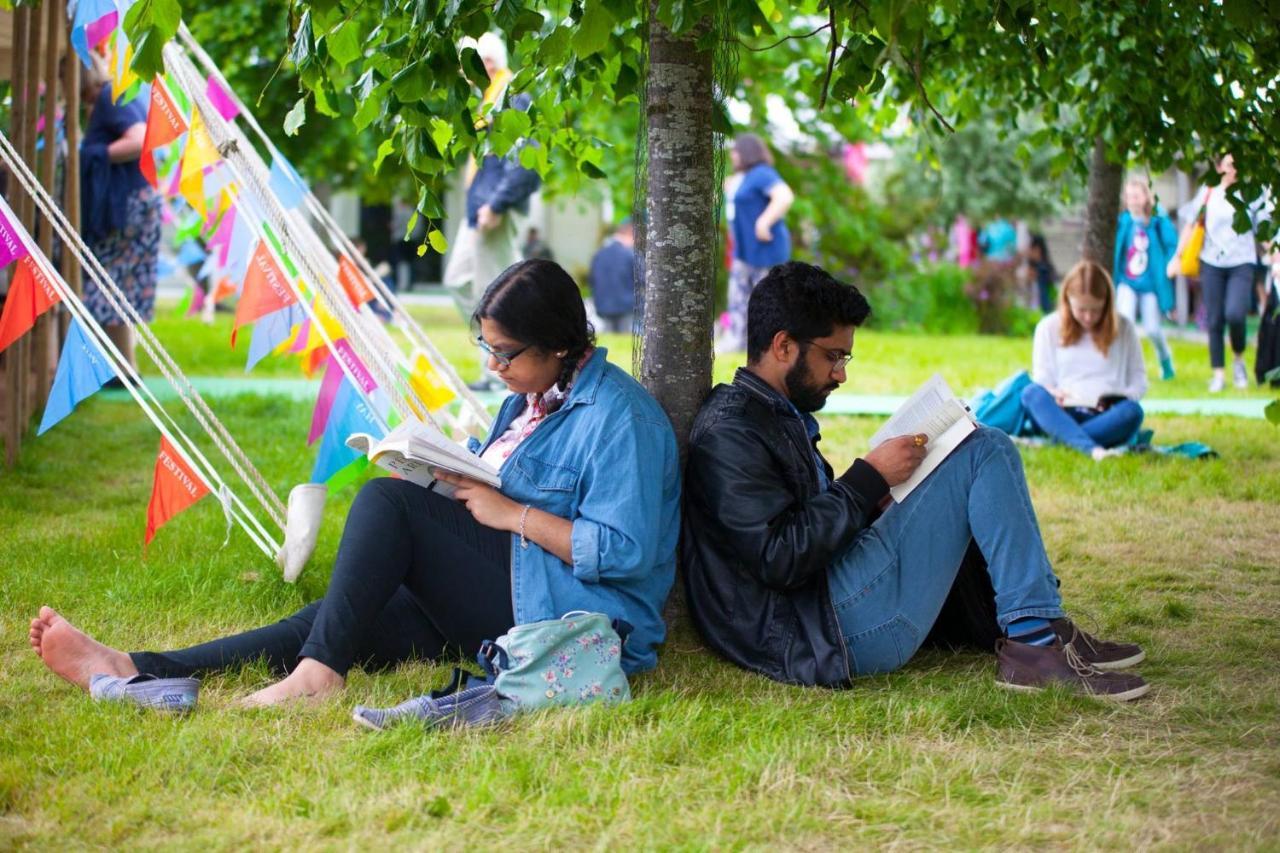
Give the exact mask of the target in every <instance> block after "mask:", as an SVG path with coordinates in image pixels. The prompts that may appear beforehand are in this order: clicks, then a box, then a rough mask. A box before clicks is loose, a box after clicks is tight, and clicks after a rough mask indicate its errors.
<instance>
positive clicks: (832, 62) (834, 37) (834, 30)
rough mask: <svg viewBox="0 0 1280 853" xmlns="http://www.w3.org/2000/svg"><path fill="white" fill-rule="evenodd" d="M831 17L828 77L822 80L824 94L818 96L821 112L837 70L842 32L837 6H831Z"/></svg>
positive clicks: (833, 4)
mask: <svg viewBox="0 0 1280 853" xmlns="http://www.w3.org/2000/svg"><path fill="white" fill-rule="evenodd" d="M829 11H830V14H831V17H830V18H829V19H828V21H827V26H829V27H831V55H830V56H829V57H827V75H826V76H825V77H824V78H823V79H822V92H821V94H820V95H819V96H818V109H819V110H821V109H823V108H825V107H826V105H827V90H828V89H830V88H831V72H832V71H834V70H835V68H836V48H837V47H839V46H840V30H839V28H838V27H837V26H836V5H835V3H832V4H831V8H830V10H829Z"/></svg>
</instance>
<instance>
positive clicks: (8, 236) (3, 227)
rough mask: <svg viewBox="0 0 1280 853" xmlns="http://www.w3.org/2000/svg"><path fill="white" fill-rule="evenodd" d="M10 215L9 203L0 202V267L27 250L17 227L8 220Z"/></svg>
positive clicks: (1, 200)
mask: <svg viewBox="0 0 1280 853" xmlns="http://www.w3.org/2000/svg"><path fill="white" fill-rule="evenodd" d="M0 202H3V199H0ZM11 216H13V210H11V209H10V207H9V205H7V204H2V203H0V269H2V268H4V267H7V266H9V264H11V263H13V261H14V260H15V259H16V258H21V257H22V256H23V255H25V254H27V252H28V251H29V250H28V249H27V246H26V244H25V243H23V242H22V237H21V235H20V234H19V233H18V229H17V228H16V227H14V224H13V222H12V221H10V218H9V217H11Z"/></svg>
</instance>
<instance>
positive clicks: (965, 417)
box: [871, 373, 977, 502]
mask: <svg viewBox="0 0 1280 853" xmlns="http://www.w3.org/2000/svg"><path fill="white" fill-rule="evenodd" d="M975 429H977V426H976V424H975V421H974V419H973V415H972V414H971V413H970V412H969V407H968V406H966V405H965V404H964V403H962V402H961V401H960V400H958V399H957V398H956V395H955V394H953V393H951V388H950V387H949V386H948V385H947V383H946V380H944V379H943V378H942V376H941V375H939V374H937V373H935V374H934V375H933V376H932V377H930V379H929V381H928V382H925V383H924V384H923V385H921V386H920V390H918V391H916V393H914V394H912V395H911V397H910V398H908V399H907V401H906V402H905V403H903V404H902V405H901V406H900V407H899V408H898V411H896V412H894V413H893V417H891V418H889V420H888V421H886V422H885V425H884V426H882V427H880V429H878V430H877V431H876V434H875V435H873V436H871V447H872V448H873V449H874V448H876V447H878V446H879V445H880V444H882V443H883V442H884V441H886V440H888V439H890V438H896V437H897V436H900V435H919V434H921V433H923V434H925V435H927V436H929V444H928V450H929V453H928V455H927V456H925V458H924V461H923V462H921V463H920V467H919V468H917V469H916V471H915V473H914V474H912V475H911V478H910V479H909V480H906V481H904V482H902V483H899V484H898V485H896V486H893V487H892V488H890V489H889V493H890V494H892V495H893V499H894V500H895V501H899V502H901V501H902V500H903V499H904V498H905V497H906V496H907V495H909V494H911V491H912V490H913V489H915V487H916V486H918V485H920V482H921V481H922V480H924V478H925V477H927V476H929V472H931V471H932V470H933V469H934V468H937V467H938V466H939V465H940V464H942V460H943V459H946V458H947V457H948V456H950V455H951V451H953V450H955V449H956V446H957V445H959V444H960V442H962V441H964V438H965V436H967V435H968V434H969V433H971V432H973V431H974V430H975Z"/></svg>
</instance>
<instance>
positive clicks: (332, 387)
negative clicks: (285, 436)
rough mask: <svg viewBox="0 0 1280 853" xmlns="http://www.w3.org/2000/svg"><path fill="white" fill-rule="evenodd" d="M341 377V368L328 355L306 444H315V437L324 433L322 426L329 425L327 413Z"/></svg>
mask: <svg viewBox="0 0 1280 853" xmlns="http://www.w3.org/2000/svg"><path fill="white" fill-rule="evenodd" d="M342 378H343V377H342V368H341V367H339V366H338V362H337V361H336V360H335V359H334V358H333V357H332V356H330V357H329V360H328V361H326V362H325V368H324V379H322V380H320V396H319V397H317V398H316V408H315V411H314V412H312V413H311V432H309V433H308V434H307V444H315V443H316V439H317V438H319V437H320V436H322V435H324V428H325V427H326V426H328V425H329V413H330V412H332V411H333V401H334V400H335V399H337V396H338V389H339V388H341V387H342Z"/></svg>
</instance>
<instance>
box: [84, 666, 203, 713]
mask: <svg viewBox="0 0 1280 853" xmlns="http://www.w3.org/2000/svg"><path fill="white" fill-rule="evenodd" d="M199 694H200V680H199V679H197V678H157V677H156V676H154V675H146V674H142V675H134V676H132V677H130V678H121V677H119V676H116V675H101V674H99V675H94V676H92V677H90V678H89V695H90V696H92V697H93V698H94V699H97V700H98V701H100V702H129V703H132V704H134V705H137V706H138V707H139V708H150V709H152V710H155V711H169V712H171V713H174V714H185V713H186V712H187V711H192V710H194V709H195V707H196V698H197V697H198V696H199Z"/></svg>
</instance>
